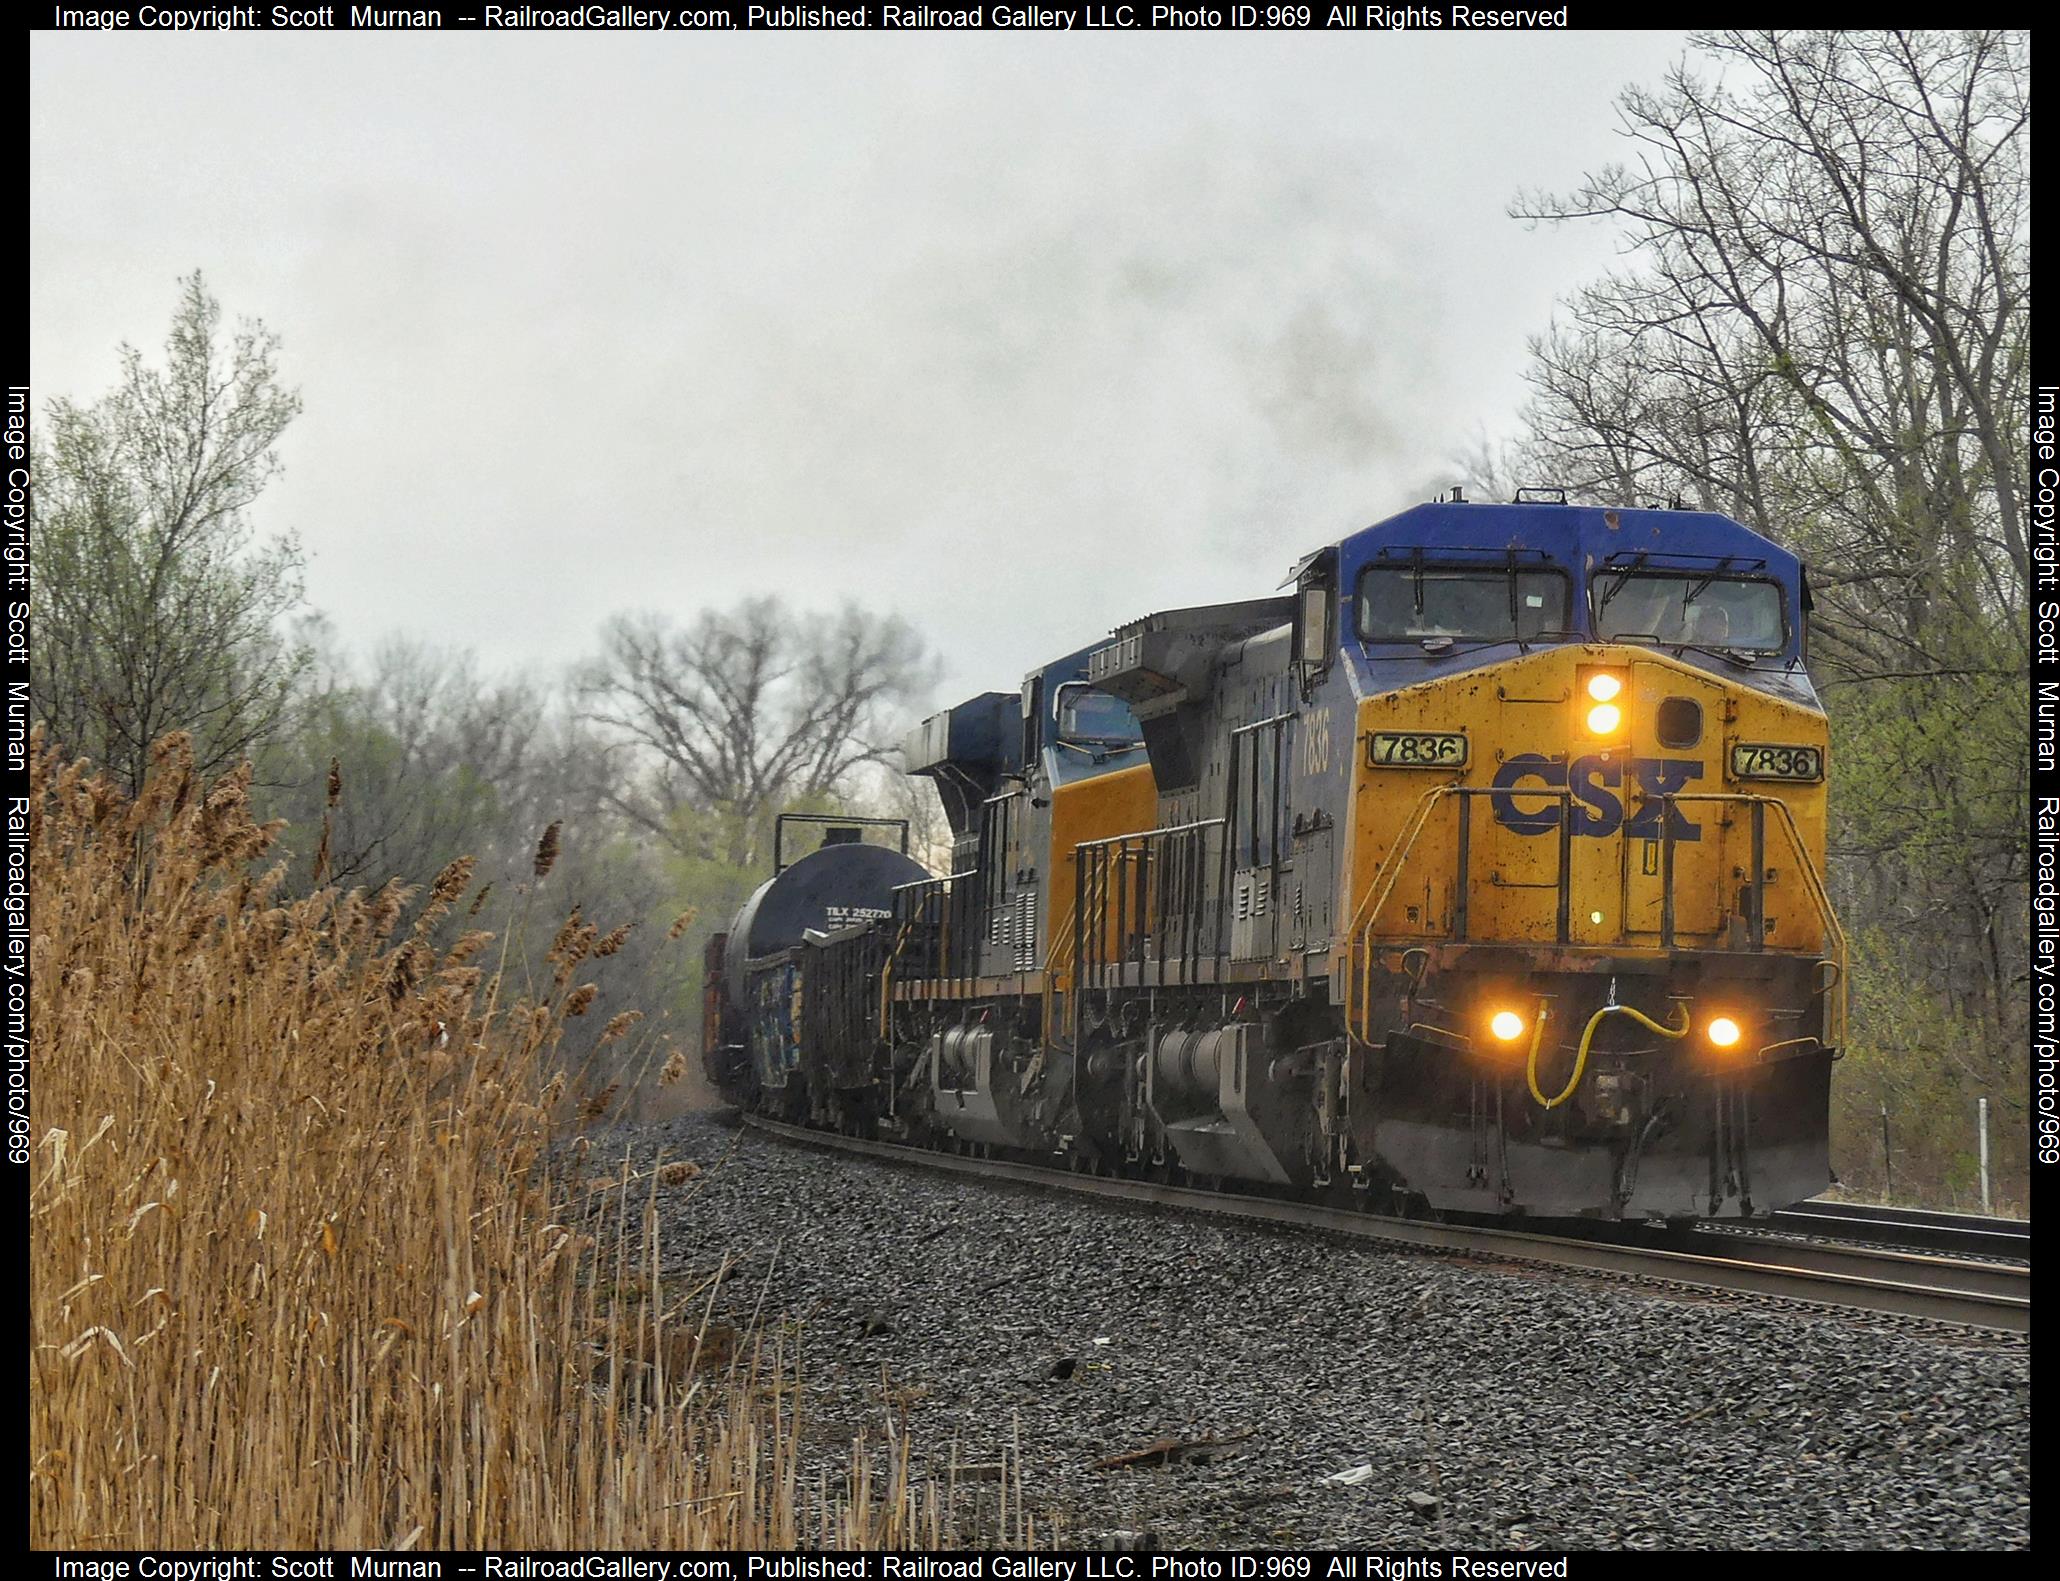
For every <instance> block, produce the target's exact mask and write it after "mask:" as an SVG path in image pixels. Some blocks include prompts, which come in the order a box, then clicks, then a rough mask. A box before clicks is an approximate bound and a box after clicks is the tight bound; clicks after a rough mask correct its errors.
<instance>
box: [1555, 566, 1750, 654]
mask: <svg viewBox="0 0 2060 1581" xmlns="http://www.w3.org/2000/svg"><path fill="white" fill-rule="evenodd" d="M1595 635H1596V636H1598V637H1611V638H1617V639H1621V640H1629V641H1638V640H1641V639H1642V640H1644V641H1646V642H1661V643H1684V644H1692V645H1694V646H1696V647H1701V648H1737V649H1743V650H1748V651H1751V652H1754V653H1779V652H1780V651H1781V650H1782V648H1783V647H1784V646H1785V645H1786V635H1787V634H1786V632H1785V630H1784V628H1783V626H1782V622H1781V589H1780V588H1779V587H1778V586H1777V585H1776V584H1774V583H1772V582H1763V581H1757V580H1749V579H1747V578H1744V577H1734V576H1711V575H1702V576H1696V575H1692V574H1688V573H1683V572H1673V573H1663V572H1657V571H1620V572H1616V573H1614V574H1608V573H1605V574H1604V575H1601V576H1598V577H1597V578H1596V579H1595Z"/></svg>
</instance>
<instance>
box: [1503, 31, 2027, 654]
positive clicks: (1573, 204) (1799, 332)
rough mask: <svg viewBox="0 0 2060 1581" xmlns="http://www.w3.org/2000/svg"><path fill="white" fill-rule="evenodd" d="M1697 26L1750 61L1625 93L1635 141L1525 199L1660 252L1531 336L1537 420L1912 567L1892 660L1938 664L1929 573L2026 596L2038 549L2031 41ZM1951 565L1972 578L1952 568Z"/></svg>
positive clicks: (1985, 601) (1595, 463)
mask: <svg viewBox="0 0 2060 1581" xmlns="http://www.w3.org/2000/svg"><path fill="white" fill-rule="evenodd" d="M1695 42H1696V44H1697V45H1698V47H1699V48H1701V49H1702V50H1704V51H1705V52H1706V53H1707V55H1708V56H1709V57H1710V58H1711V59H1713V60H1714V62H1715V63H1716V64H1717V65H1719V66H1720V67H1723V68H1725V69H1726V70H1727V73H1728V74H1727V75H1725V76H1722V77H1720V78H1719V79H1718V80H1716V81H1714V82H1712V81H1706V80H1704V79H1703V78H1702V77H1700V76H1698V75H1697V74H1696V72H1695V71H1694V70H1693V69H1692V68H1691V67H1689V66H1687V65H1684V66H1682V67H1680V68H1677V69H1676V70H1675V71H1674V72H1673V73H1672V74H1671V75H1670V76H1669V78H1668V81H1667V83H1666V86H1665V89H1664V90H1663V91H1661V92H1659V93H1648V92H1645V91H1643V90H1638V89H1633V90H1631V91H1629V92H1627V93H1626V94H1625V95H1624V97H1623V99H1622V101H1621V104H1622V113H1623V119H1624V125H1625V132H1626V135H1627V136H1628V137H1629V138H1630V140H1631V141H1632V143H1633V144H1634V146H1635V147H1636V149H1637V156H1636V158H1635V159H1634V161H1632V162H1631V163H1629V164H1623V165H1612V166H1610V167H1608V168H1607V169H1605V170H1603V171H1602V172H1600V173H1599V174H1596V175H1593V176H1591V177H1589V178H1588V179H1587V180H1586V181H1585V182H1583V183H1582V184H1581V186H1580V187H1579V188H1577V189H1576V190H1575V191H1574V192H1573V193H1572V194H1570V195H1567V196H1564V197H1552V196H1546V195H1532V196H1528V197H1526V198H1524V199H1522V200H1521V201H1520V202H1519V203H1518V204H1517V205H1516V206H1515V207H1514V209H1513V211H1512V212H1514V213H1515V214H1517V215H1518V216H1519V217H1523V218H1527V219H1533V220H1569V219H1577V218H1593V217H1598V216H1600V217H1609V218H1612V219H1615V220H1618V221H1620V222H1623V223H1624V224H1626V225H1627V227H1628V230H1629V238H1630V240H1631V242H1632V244H1633V246H1634V249H1635V256H1637V257H1638V258H1639V259H1640V262H1641V267H1640V268H1638V269H1637V270H1635V271H1633V272H1628V273H1625V274H1622V275H1618V276H1615V277H1612V278H1611V279H1610V280H1608V281H1605V282H1603V283H1602V284H1601V285H1600V286H1597V287H1595V288H1592V289H1590V290H1589V291H1586V292H1584V293H1582V294H1581V295H1580V296H1579V297H1578V298H1577V299H1576V300H1575V302H1574V303H1573V304H1572V317H1573V320H1574V328H1573V330H1572V331H1571V332H1564V331H1563V332H1560V333H1557V334H1554V335H1548V336H1546V337H1543V338H1541V339H1540V340H1539V341H1538V342H1537V343H1535V345H1534V350H1535V352H1536V353H1537V372H1536V376H1535V377H1536V382H1537V383H1538V385H1539V387H1540V391H1541V398H1542V399H1541V404H1540V407H1539V409H1538V411H1537V415H1536V419H1535V427H1536V428H1537V430H1538V437H1539V438H1540V440H1541V441H1542V442H1543V445H1544V447H1545V448H1546V449H1547V450H1548V451H1549V452H1551V453H1552V454H1553V455H1554V456H1555V457H1556V458H1557V459H1558V460H1559V461H1560V462H1561V464H1562V466H1564V467H1566V468H1568V469H1570V470H1573V471H1575V472H1576V473H1585V474H1586V475H1587V476H1589V477H1591V478H1593V479H1595V480H1597V481H1602V480H1605V479H1606V480H1608V481H1609V482H1611V483H1614V484H1617V485H1618V486H1619V487H1621V486H1622V485H1623V484H1625V483H1626V482H1631V483H1633V484H1636V483H1639V482H1645V481H1648V480H1649V481H1650V482H1652V483H1656V484H1657V485H1658V486H1659V488H1660V490H1662V491H1663V492H1665V493H1667V494H1676V493H1681V492H1687V493H1690V494H1692V495H1701V496H1703V497H1705V498H1707V499H1708V500H1709V501H1710V502H1711V503H1721V504H1723V505H1725V506H1726V508H1730V509H1734V510H1737V511H1738V512H1739V514H1741V515H1744V516H1745V517H1746V518H1747V519H1749V520H1752V521H1754V522H1755V524H1756V525H1760V526H1763V527H1764V528H1766V529H1768V530H1770V531H1773V532H1775V533H1777V534H1781V535H1784V536H1790V535H1793V534H1795V533H1797V532H1798V531H1812V532H1815V533H1816V534H1817V535H1818V536H1819V537H1820V539H1821V540H1822V541H1823V543H1824V544H1825V545H1826V546H1828V547H1830V548H1831V549H1832V550H1833V551H1834V552H1835V553H1838V554H1841V555H1842V556H1843V557H1847V558H1852V559H1855V560H1858V559H1866V560H1868V561H1870V562H1872V563H1871V564H1870V565H1869V566H1868V567H1867V568H1866V575H1867V576H1868V577H1869V579H1870V580H1872V581H1876V582H1885V583H1891V584H1893V583H1896V582H1898V581H1900V582H1902V583H1903V584H1905V585H1904V586H1903V587H1902V588H1900V589H1897V590H1896V591H1897V592H1898V593H1899V594H1900V595H1901V597H1902V602H1903V604H1904V608H1903V609H1902V611H1901V614H1902V615H1903V617H1904V618H1903V619H1900V620H1899V621H1897V622H1896V627H1895V630H1896V636H1897V637H1898V638H1899V639H1901V640H1903V641H1906V642H1908V643H1910V644H1912V645H1914V647H1915V649H1916V652H1915V653H1914V655H1913V654H1907V653H1876V654H1875V655H1874V658H1875V659H1876V660H1877V661H1878V663H1879V667H1880V668H1883V669H1896V670H1902V669H1908V668H1910V667H1911V665H1912V662H1913V660H1914V662H1915V663H1916V664H1917V665H1919V666H1922V665H1924V663H1925V660H1926V659H1927V658H1928V659H1930V660H1931V661H1933V663H1934V664H1935V663H1936V662H1937V661H1938V660H1939V659H1940V658H1941V655H1939V654H1937V653H1935V652H1932V651H1930V650H1929V649H1928V648H1927V647H1926V645H1925V642H1924V625H1925V621H1924V616H1925V614H1926V613H1927V611H1928V609H1929V607H1930V599H1931V597H1932V592H1931V591H1930V590H1938V591H1942V592H1944V593H1945V594H1946V596H1948V597H1952V598H1957V599H1964V600H1966V601H1968V603H1969V606H1970V607H1969V608H1968V609H1967V610H1966V611H1964V613H1974V612H1976V611H1978V610H1986V611H1989V612H1993V611H1998V610H2003V609H2009V608H2013V607H2018V606H2020V605H2021V602H2022V598H2023V592H2024V587H2025V583H2026V580H2027V577H2028V572H2029V560H2028V556H2027V551H2026V545H2025V541H2024V536H2023V528H2022V524H2021V522H2020V520H2019V515H2018V512H2019V504H2020V501H2019V481H2018V480H2019V476H2020V473H2021V470H2022V462H2023V457H2024V454H2025V443H2026V438H2027V436H2026V432H2025V427H2024V415H2023V414H2024V402H2023V392H2024V388H2025V379H2026V376H2027V361H2026V359H2027V353H2028V346H2029V322H2030V317H2029V298H2028V292H2029V256H2028V255H2029V207H2028V205H2029V182H2028V178H2027V161H2028V158H2029V146H2028V138H2027V128H2028V117H2029V105H2028V85H2027V77H2028V50H2027V45H2026V42H2025V39H2024V37H2023V35H2021V34H2010V33H2003V32H1980V33H1964V34H1946V33H1938V32H1926V33H1889V34H1858V33H1809V34H1796V33H1754V34H1743V33H1727V34H1721V35H1713V36H1702V37H1698V38H1697V39H1696V41H1695ZM1883 550H1886V551H1887V558H1886V561H1885V562H1884V561H1883V560H1882V557H1881V551H1883ZM1948 563H1950V565H1951V567H1952V569H1953V571H1954V572H1955V574H1956V575H1957V574H1958V573H1963V572H1964V573H1965V575H1964V580H1960V581H1957V582H1955V583H1954V585H1952V586H1950V587H1945V586H1943V585H1942V584H1944V583H1946V582H1947V581H1948V580H1949V579H1948V578H1946V577H1944V576H1941V574H1940V570H1941V567H1942V566H1943V565H1946V564H1948ZM1912 579H1917V580H1920V581H1922V582H1923V583H1924V585H1925V588H1926V589H1927V591H1925V592H1923V593H1922V594H1921V595H1919V596H1917V597H1914V598H1913V597H1911V596H1909V588H1908V586H1907V584H1908V583H1909V582H1910V581H1911V580H1912ZM1878 615H1879V610H1878V609H1874V608H1870V609H1869V611H1868V612H1867V615H1866V616H1865V618H1863V619H1860V620H1856V621H1854V622H1851V623H1850V625H1851V627H1852V629H1853V631H1854V632H1857V631H1859V630H1860V629H1862V628H1865V627H1868V626H1871V625H1873V624H1874V623H1875V621H1876V620H1877V618H1878ZM1856 657H1857V655H1856Z"/></svg>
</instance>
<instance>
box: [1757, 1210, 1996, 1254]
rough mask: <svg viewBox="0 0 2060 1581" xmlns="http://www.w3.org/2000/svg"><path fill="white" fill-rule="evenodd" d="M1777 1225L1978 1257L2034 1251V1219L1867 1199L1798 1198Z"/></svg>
mask: <svg viewBox="0 0 2060 1581" xmlns="http://www.w3.org/2000/svg"><path fill="white" fill-rule="evenodd" d="M1769 1223H1770V1225H1771V1227H1772V1228H1774V1229H1778V1230H1789V1231H1793V1232H1795V1233H1797V1234H1801V1235H1829V1236H1836V1237H1838V1238H1839V1239H1842V1240H1851V1241H1877V1242H1881V1243H1883V1244H1886V1245H1893V1246H1911V1247H1927V1248H1929V1249H1931V1250H1934V1251H1942V1252H1959V1253H1962V1254H1965V1255H1970V1256H1978V1257H2021V1258H2029V1257H2030V1256H2031V1221H2030V1220H2029V1219H1997V1218H1989V1217H1985V1216H1984V1215H1982V1214H1978V1213H1942V1212H1939V1211H1937V1210H1935V1209H1930V1208H1887V1207H1879V1206H1876V1205H1874V1204H1872V1203H1863V1202H1798V1203H1797V1204H1795V1206H1793V1207H1790V1208H1783V1209H1782V1210H1781V1211H1780V1212H1779V1213H1776V1214H1775V1215H1774V1216H1773V1218H1772V1219H1771V1220H1770V1221H1769Z"/></svg>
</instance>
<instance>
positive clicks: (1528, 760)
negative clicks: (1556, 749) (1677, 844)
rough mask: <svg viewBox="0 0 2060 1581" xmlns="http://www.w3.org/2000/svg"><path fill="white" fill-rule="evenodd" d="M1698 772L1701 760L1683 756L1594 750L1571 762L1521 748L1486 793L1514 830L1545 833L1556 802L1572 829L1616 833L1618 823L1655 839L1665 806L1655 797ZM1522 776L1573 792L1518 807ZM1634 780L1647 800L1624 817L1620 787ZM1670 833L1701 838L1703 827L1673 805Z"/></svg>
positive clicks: (1555, 821) (1553, 820)
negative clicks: (1620, 754) (1640, 755)
mask: <svg viewBox="0 0 2060 1581" xmlns="http://www.w3.org/2000/svg"><path fill="white" fill-rule="evenodd" d="M1701 778H1702V765H1701V764H1700V763H1696V762H1693V761H1691V760H1689V759H1687V758H1625V757H1616V756H1612V755H1610V754H1608V753H1597V754H1595V755H1593V756H1591V757H1585V758H1575V759H1574V760H1573V762H1571V763H1569V762H1568V761H1567V760H1566V759H1565V758H1548V757H1546V756H1545V755H1544V754H1542V753H1538V752H1524V753H1520V754H1518V755H1517V756H1516V757H1513V758H1511V759H1509V760H1508V761H1507V762H1506V763H1504V764H1503V765H1502V767H1501V768H1499V769H1497V770H1496V771H1495V794H1494V795H1492V796H1491V797H1489V798H1488V799H1489V800H1490V801H1491V802H1493V803H1494V805H1495V821H1496V822H1497V823H1499V824H1501V825H1502V826H1503V827H1504V828H1505V829H1513V830H1515V831H1516V832H1517V833H1518V834H1545V833H1547V832H1549V831H1551V830H1554V829H1557V828H1558V827H1559V813H1560V808H1561V807H1562V806H1564V807H1565V808H1566V809H1567V811H1568V813H1569V814H1570V815H1571V817H1572V819H1573V827H1572V830H1571V832H1572V833H1574V834H1577V835H1587V834H1592V835H1604V834H1615V833H1616V832H1617V831H1618V830H1620V829H1621V830H1622V831H1623V832H1624V834H1626V835H1627V836H1630V837H1631V838H1633V839H1639V840H1657V839H1659V838H1660V834H1661V824H1660V815H1661V814H1662V813H1663V812H1665V811H1666V810H1667V809H1666V808H1665V806H1664V805H1663V804H1662V803H1661V802H1660V800H1659V798H1660V797H1662V796H1670V795H1672V794H1674V793H1675V792H1677V791H1679V790H1681V789H1682V788H1683V787H1684V786H1686V785H1687V784H1688V782H1689V781H1690V780H1699V779H1701ZM1524 780H1536V781H1538V783H1539V784H1541V785H1545V786H1549V787H1551V788H1552V789H1554V790H1558V789H1561V788H1564V789H1566V790H1569V791H1571V792H1573V794H1572V796H1571V797H1569V798H1568V799H1567V800H1566V801H1564V802H1562V801H1560V800H1559V799H1558V798H1557V797H1555V798H1553V799H1552V800H1551V801H1549V802H1547V803H1546V804H1544V805H1543V806H1539V805H1537V803H1536V802H1535V801H1534V802H1533V803H1532V804H1531V805H1530V806H1529V807H1528V808H1525V807H1519V806H1518V805H1517V800H1518V798H1519V797H1521V796H1522V795H1523V789H1522V785H1521V782H1522V781H1524ZM1633 782H1635V783H1636V785H1637V786H1638V787H1639V788H1640V789H1641V790H1643V791H1644V792H1645V796H1646V801H1645V804H1644V805H1643V806H1642V807H1640V808H1639V809H1638V810H1637V812H1635V813H1634V814H1633V815H1632V816H1631V819H1630V821H1629V822H1626V821H1625V819H1624V798H1623V796H1622V795H1621V794H1620V793H1621V792H1622V791H1623V790H1624V789H1625V788H1626V785H1627V784H1629V783H1633ZM1673 836H1674V838H1675V839H1676V840H1700V839H1701V838H1702V829H1701V828H1700V826H1698V825H1697V824H1695V823H1693V822H1691V821H1690V820H1689V818H1688V817H1687V815H1686V814H1684V813H1683V812H1682V811H1681V809H1680V808H1679V807H1676V808H1674V809H1673Z"/></svg>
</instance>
